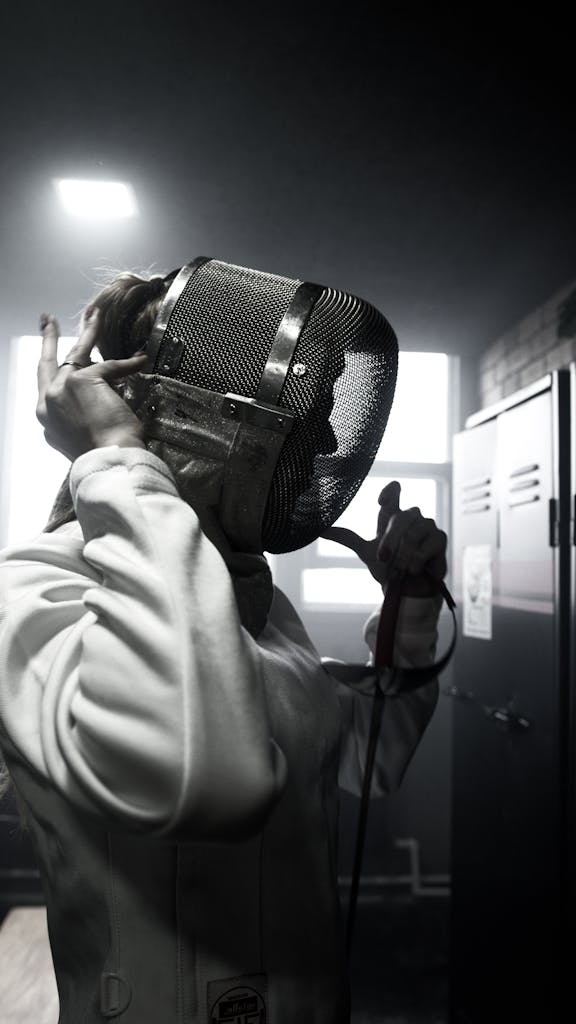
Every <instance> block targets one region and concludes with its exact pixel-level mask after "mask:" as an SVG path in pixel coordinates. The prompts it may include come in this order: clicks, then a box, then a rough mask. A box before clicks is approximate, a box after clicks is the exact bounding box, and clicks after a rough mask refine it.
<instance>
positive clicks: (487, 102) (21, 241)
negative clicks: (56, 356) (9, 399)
mask: <svg viewBox="0 0 576 1024" xmlns="http://www.w3.org/2000/svg"><path fill="white" fill-rule="evenodd" d="M8 8H12V9H8ZM87 10H88V5H81V4H78V0H76V2H75V3H70V2H67V0H65V2H60V3H58V2H55V3H50V4H47V3H46V2H43V3H39V2H37V0H29V2H27V3H26V4H25V5H21V6H20V8H16V7H13V5H2V11H1V12H0V38H1V43H0V48H1V61H0V67H1V71H0V76H1V81H0V84H1V86H2V88H1V90H0V114H1V122H0V123H1V125H2V156H1V161H0V164H1V165H0V246H1V248H2V268H3V270H2V275H1V292H0V302H1V306H0V322H1V323H2V329H1V337H3V338H4V339H7V338H8V337H9V336H10V334H11V333H14V332H18V333H24V332H26V333H28V332H35V330H36V323H37V316H38V313H39V312H40V311H42V310H49V311H52V312H55V313H57V314H58V315H59V316H60V318H61V321H62V329H63V331H64V332H65V333H69V332H70V331H71V330H73V323H74V321H73V318H74V316H75V315H76V314H77V312H78V310H79V309H80V307H81V305H82V304H83V303H85V302H86V301H87V299H88V298H89V296H90V295H91V294H92V293H93V291H94V279H95V269H96V268H99V267H102V266H104V265H111V266H114V267H118V268H119V269H128V268H130V269H133V268H135V269H138V268H142V267H152V268H153V269H157V270H161V271H168V270H171V269H172V268H174V267H176V266H178V265H180V264H182V263H184V262H187V261H188V260H189V259H191V258H192V257H194V256H196V255H211V256H215V257H218V258H220V259H224V260H228V261H230V262H235V263H241V264H245V265H248V266H251V267H255V268H258V269H261V270H267V271H271V272H277V273H280V274H286V275H288V276H293V277H300V278H304V279H311V280H315V281H319V282H321V283H327V284H332V285H334V286H336V287H341V288H345V289H347V290H349V291H352V292H355V293H357V294H359V295H362V296H363V297H365V298H367V299H369V300H370V301H372V302H373V303H374V304H375V305H377V306H378V307H379V308H380V309H381V310H382V311H383V312H384V313H385V314H386V315H387V316H388V317H389V319H390V320H391V322H392V323H393V325H394V326H395V328H396V330H397V333H398V335H399V339H400V344H401V347H405V348H412V349H418V348H419V347H422V348H426V349H434V348H442V349H444V350H447V351H451V352H462V353H464V354H466V353H469V354H474V355H476V354H478V353H479V352H480V351H481V350H482V349H483V348H484V347H485V346H487V345H488V344H490V343H491V342H492V341H493V340H494V339H495V338H496V337H497V336H498V335H499V334H500V333H502V332H503V331H505V330H506V329H507V328H508V327H509V326H511V325H512V324H513V323H514V322H516V321H517V320H518V319H519V318H521V317H522V316H523V315H525V314H526V313H528V312H529V311H530V310H531V309H532V308H533V307H535V306H537V305H538V304H540V303H541V302H543V301H544V300H546V299H547V298H548V297H549V296H550V295H551V294H552V293H553V292H554V291H556V290H558V289H559V288H561V287H562V286H563V285H565V284H566V283H567V282H568V281H570V280H571V279H573V278H574V277H576V206H575V204H574V202H573V181H574V155H575V141H574V135H575V133H574V126H573V121H574V118H573V107H574V95H573V85H572V80H571V79H572V77H573V73H572V61H571V59H569V58H571V54H570V53H569V45H570V40H569V36H568V32H567V29H566V26H565V25H564V24H563V23H562V22H550V23H548V24H545V25H544V24H542V22H541V21H539V20H538V19H537V18H536V16H535V15H534V16H529V15H527V14H526V13H522V16H521V19H520V17H519V16H512V15H510V17H509V18H508V19H507V18H506V17H503V14H502V9H500V10H499V9H498V8H494V10H493V11H491V10H490V8H489V7H487V6H486V5H483V6H482V7H481V8H478V9H477V10H475V9H474V8H470V7H467V8H466V17H465V19H464V17H463V18H462V20H458V18H457V17H456V16H455V15H454V13H453V11H450V9H449V8H448V7H446V8H442V7H438V6H436V5H434V6H432V5H429V6H428V7H427V8H423V10H426V11H427V12H428V13H426V14H425V15H423V14H422V13H420V12H418V9H417V8H415V7H414V6H413V5H406V4H404V5H394V4H384V3H380V4H377V5H369V4H365V3H363V2H358V3H350V4H349V5H348V7H347V8H344V7H341V8H339V7H337V6H336V5H335V4H334V3H332V4H324V3H323V4H313V3H312V4H301V3H299V0H294V2H293V3H290V5H286V6H281V5H280V6H279V5H272V4H267V5H264V4H262V3H253V4H249V3H242V4H239V3H224V2H218V0H210V3H209V4H208V3H202V4H199V3H194V2H192V3H188V4H186V5H182V6H181V7H178V6H175V5H172V6H166V7H162V6H161V5H160V4H158V3H157V2H154V3H152V2H150V0H143V2H139V3H135V2H130V0H128V2H123V3H120V2H119V0H116V3H108V2H107V0H103V2H101V3H99V4H98V5H96V6H95V7H94V8H93V10H91V12H90V13H86V12H87ZM57 176H61V177H74V176H78V177H89V178H95V177H99V178H105V179H112V180H127V181H130V182H132V184H133V185H134V187H135V189H136V193H137V197H138V201H139V205H140V217H139V218H138V219H136V220H131V221H126V222H119V223H108V224H100V225H94V224H89V223H83V222H79V221H74V220H71V219H70V218H69V217H68V216H67V215H65V214H64V212H63V211H61V210H60V208H59V207H58V204H57V200H56V196H55V192H54V189H53V186H52V179H53V178H54V177H57Z"/></svg>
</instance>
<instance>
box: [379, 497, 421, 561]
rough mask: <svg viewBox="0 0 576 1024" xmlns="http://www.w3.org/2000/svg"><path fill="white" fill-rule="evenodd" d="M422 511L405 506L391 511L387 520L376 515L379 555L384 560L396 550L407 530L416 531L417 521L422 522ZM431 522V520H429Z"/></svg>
mask: <svg viewBox="0 0 576 1024" xmlns="http://www.w3.org/2000/svg"><path fill="white" fill-rule="evenodd" d="M424 521H425V520H423V517H422V513H421V512H420V509H419V508H416V507H414V508H407V509H403V510H401V511H400V512H395V513H393V514H392V515H391V516H390V518H389V520H388V522H387V523H386V522H385V521H383V519H382V518H381V516H379V517H378V526H379V529H378V535H379V537H380V543H379V548H378V550H379V556H378V557H380V558H383V559H384V560H386V558H390V556H391V555H392V554H393V553H394V552H395V551H396V549H397V547H398V545H399V543H400V540H401V538H402V537H403V536H404V535H405V534H406V532H407V531H408V530H416V531H418V525H417V524H418V523H422V522H424ZM430 522H432V520H430Z"/></svg>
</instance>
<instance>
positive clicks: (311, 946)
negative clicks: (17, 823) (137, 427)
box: [0, 446, 441, 1024]
mask: <svg viewBox="0 0 576 1024" xmlns="http://www.w3.org/2000/svg"><path fill="white" fill-rule="evenodd" d="M71 492H72V497H73V500H74V505H75V509H76V514H77V517H78V521H77V522H73V523H70V524H67V525H66V526H63V527H61V528H60V529H58V530H57V531H55V532H54V533H44V534H42V535H41V536H40V537H38V538H37V539H35V540H33V541H30V542H28V543H25V544H21V545H19V546H15V547H11V548H8V549H5V550H4V551H3V552H2V553H1V554H0V585H1V591H0V598H1V602H0V616H1V617H0V749H1V750H2V753H3V755H4V757H5V759H6V761H7V763H8V766H9V768H10V771H11V773H12V777H13V779H14V782H15V785H16V787H17V790H18V792H19V794H20V796H21V798H22V800H23V802H24V805H25V809H26V816H27V819H28V821H29V825H30V830H31V838H32V842H33V845H34V849H35V852H36V856H37V860H38V866H39V869H40V874H41V879H42V886H43V891H44V893H45V898H46V905H47V914H48V925H49V935H50V944H51V949H52V956H53V961H54V969H55V973H56V980H57V985H58V992H59V999H60V1018H59V1021H60V1024H93V1022H101V1021H103V1020H110V1019H118V1020H119V1021H121V1022H122V1024H216V1022H217V1024H224V1022H226V1021H230V1022H234V1024H237V1022H241V1024H264V1022H266V1024H296V1022H302V1024H345V1022H346V1021H348V1020H349V1000H348V984H347V978H346V970H345V965H344V959H343V941H342V927H341V918H340V908H339V898H338V888H337V849H336V846H337V843H336V838H337V812H338V780H339V776H340V784H341V785H343V786H344V787H345V788H347V789H350V790H353V791H355V792H360V788H361V777H362V771H363V766H364V756H365V750H366V744H367V733H368V723H369V719H370V710H371V701H370V700H369V699H367V698H365V697H361V696H358V695H355V694H354V693H353V692H352V691H351V690H349V689H348V688H346V687H344V686H343V685H341V684H339V683H337V682H336V681H335V680H334V679H333V678H331V677H330V676H329V675H328V673H327V671H326V670H325V669H324V668H323V666H322V663H321V659H320V657H319V655H318V653H317V651H316V650H315V648H314V646H313V644H312V642H311V641H310V639H309V637H308V636H307V634H306V631H305V629H304V626H303V624H302V622H301V620H300V619H299V617H298V615H297V614H296V612H295V610H294V608H293V607H292V605H291V604H290V602H289V601H288V600H287V598H286V597H285V596H284V595H283V594H282V593H281V592H280V591H279V590H277V589H275V594H274V601H273V604H272V608H271V611H270V615H269V618H268V623H267V625H266V627H265V629H264V631H263V632H262V633H261V635H260V636H259V637H258V638H257V639H256V640H255V639H253V638H252V637H251V636H250V634H249V633H248V632H246V630H244V629H243V628H242V626H241V624H240V620H239V616H238V612H237V608H236V604H235V599H234V593H233V588H232V584H231V579H230V575H229V572H228V569H227V568H226V565H225V563H224V561H223V559H222V557H221V556H220V554H219V552H218V550H217V549H216V548H215V547H214V546H213V545H212V544H211V542H209V541H208V540H207V538H206V537H205V536H204V534H203V533H202V531H201V530H200V527H199V523H198V519H197V516H196V514H195V513H194V512H193V510H192V509H191V508H190V507H189V506H188V505H187V504H185V503H184V502H183V501H182V500H181V499H180V497H179V495H178V492H177V490H176V486H175V483H174V479H173V477H172V475H171V473H170V470H169V468H168V467H167V466H166V464H165V463H164V462H162V461H161V460H160V459H159V458H157V457H156V456H155V455H153V454H151V453H149V452H147V451H145V450H142V449H139V448H118V447H116V446H111V447H107V448H101V449H96V450H94V451H90V452H88V453H86V454H85V455H82V456H81V457H80V458H79V459H77V460H76V462H75V463H74V465H73V467H72V473H71ZM440 603H441V600H440V599H436V598H432V599H415V598H412V599H410V598H406V599H404V601H403V602H402V606H401V610H400V618H399V625H398V632H397V641H396V649H395V661H396V663H397V664H399V665H405V666H409V665H426V664H431V663H432V662H433V659H434V654H435V645H436V639H437V631H436V626H437V620H438V612H439V607H440ZM376 617H377V616H376ZM376 617H372V620H371V622H370V623H369V626H368V634H370V631H371V630H372V631H373V630H374V627H375V623H376ZM436 700H437V685H436V683H431V684H430V685H429V686H427V687H426V688H425V689H424V690H421V691H419V692H418V693H415V694H412V695H410V696H407V697H403V698H401V699H396V700H394V701H392V700H391V701H388V702H387V704H386V707H385V711H384V720H383V726H382V736H381V743H380V750H379V754H378V758H377V764H376V768H375V782H374V792H376V793H383V792H386V791H390V790H391V789H393V788H395V787H396V786H397V785H398V783H399V781H400V780H401V778H402V775H403V773H404V771H405V769H406V766H407V764H408V762H409V760H410V758H411V757H412V754H413V753H414V751H415V749H416V747H417V745H418V742H419V740H420V737H421V735H422V733H423V731H424V729H425V727H426V725H427V723H428V721H429V719H430V716H431V714H432V711H433V709H434V706H435V703H436Z"/></svg>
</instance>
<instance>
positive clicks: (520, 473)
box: [510, 462, 540, 480]
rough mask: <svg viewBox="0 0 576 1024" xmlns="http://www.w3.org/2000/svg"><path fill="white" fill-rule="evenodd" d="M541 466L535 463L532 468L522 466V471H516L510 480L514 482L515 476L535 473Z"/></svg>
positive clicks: (511, 474)
mask: <svg viewBox="0 0 576 1024" xmlns="http://www.w3.org/2000/svg"><path fill="white" fill-rule="evenodd" d="M537 469H540V466H539V465H538V464H537V463H536V462H533V463H532V464H531V465H530V466H521V467H520V469H515V470H514V472H512V473H510V479H511V480H512V478H513V477H515V476H524V474H525V473H535V472H536V470H537Z"/></svg>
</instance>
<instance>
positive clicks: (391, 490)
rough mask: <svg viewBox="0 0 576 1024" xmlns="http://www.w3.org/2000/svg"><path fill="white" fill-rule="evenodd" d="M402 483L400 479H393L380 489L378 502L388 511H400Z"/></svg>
mask: <svg viewBox="0 0 576 1024" xmlns="http://www.w3.org/2000/svg"><path fill="white" fill-rule="evenodd" d="M401 489H402V488H401V487H400V484H399V482H398V480H391V481H390V483H389V484H386V487H384V488H383V490H381V491H380V495H379V497H378V504H379V505H380V507H381V508H382V509H383V510H384V509H385V510H386V512H389V513H392V512H398V511H399V510H400V491H401Z"/></svg>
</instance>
